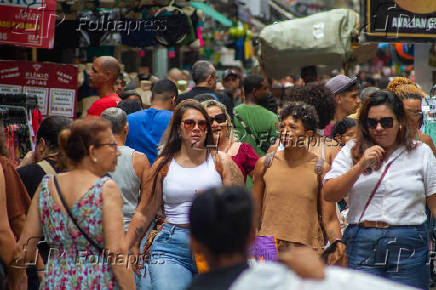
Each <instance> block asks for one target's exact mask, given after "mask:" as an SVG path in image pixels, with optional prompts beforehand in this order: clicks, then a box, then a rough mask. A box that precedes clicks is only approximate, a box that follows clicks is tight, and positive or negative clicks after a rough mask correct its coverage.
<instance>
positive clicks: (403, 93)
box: [388, 77, 436, 156]
mask: <svg viewBox="0 0 436 290" xmlns="http://www.w3.org/2000/svg"><path fill="white" fill-rule="evenodd" d="M388 90H390V91H392V92H393V93H394V94H396V95H397V96H399V97H400V98H401V99H402V100H403V104H404V110H405V111H406V113H407V116H408V118H409V120H410V126H411V130H412V131H413V130H414V132H416V135H415V138H416V140H418V141H421V142H423V143H425V144H427V145H428V146H429V147H430V148H431V150H432V151H433V154H434V155H435V156H436V148H435V146H434V143H433V139H431V137H430V136H429V135H427V134H425V133H422V132H421V130H420V128H421V126H422V123H423V119H424V117H423V114H422V99H423V98H425V93H424V92H423V90H422V89H421V88H419V87H418V86H417V85H416V83H414V82H412V81H411V80H410V79H408V78H404V77H398V78H394V79H393V80H392V81H391V82H390V83H389V84H388Z"/></svg>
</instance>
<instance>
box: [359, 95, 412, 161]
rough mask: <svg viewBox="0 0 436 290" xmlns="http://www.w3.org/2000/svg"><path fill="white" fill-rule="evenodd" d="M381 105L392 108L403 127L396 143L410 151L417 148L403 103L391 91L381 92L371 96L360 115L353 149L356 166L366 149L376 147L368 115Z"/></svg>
mask: <svg viewBox="0 0 436 290" xmlns="http://www.w3.org/2000/svg"><path fill="white" fill-rule="evenodd" d="M380 105H386V106H388V107H389V108H391V110H392V112H393V113H394V115H395V118H396V119H397V120H398V122H399V123H400V125H401V128H400V130H399V132H398V135H397V140H396V143H397V144H399V145H400V144H402V145H405V146H406V148H407V150H408V151H411V150H413V149H414V148H415V144H414V142H413V139H414V133H415V132H412V131H411V130H410V128H409V123H408V119H407V115H406V112H405V111H404V106H403V101H402V100H401V99H400V98H399V97H398V96H397V95H395V94H394V93H392V92H391V91H389V90H380V91H377V92H375V93H373V94H372V95H370V96H369V98H367V99H366V100H365V101H364V102H363V105H362V109H361V111H360V115H359V122H358V128H359V130H358V135H357V141H356V144H355V145H354V147H353V149H352V156H353V162H354V164H356V163H357V162H358V161H359V160H360V158H361V157H362V155H363V152H365V150H366V149H368V148H369V147H371V146H373V145H375V142H374V140H373V139H372V138H371V135H370V134H369V128H368V113H369V110H370V109H371V107H374V106H380Z"/></svg>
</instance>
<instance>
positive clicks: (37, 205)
mask: <svg viewBox="0 0 436 290" xmlns="http://www.w3.org/2000/svg"><path fill="white" fill-rule="evenodd" d="M59 138H60V139H59V140H60V146H61V149H62V150H63V151H64V153H65V155H66V156H67V157H68V159H69V161H70V164H71V168H72V170H71V171H69V172H68V173H64V174H59V175H58V176H57V177H53V176H50V175H46V176H45V177H44V179H43V181H42V182H41V185H40V187H39V188H38V190H37V192H36V194H35V196H34V197H33V200H32V205H31V207H30V210H29V213H28V218H27V220H26V225H25V228H24V231H23V235H22V238H21V239H20V241H19V249H18V250H17V253H16V257H17V260H16V261H17V263H18V264H20V263H21V264H23V263H24V261H31V260H32V257H35V254H36V244H37V241H38V240H39V237H40V236H42V235H43V236H44V239H45V240H46V241H47V242H48V244H49V245H50V255H49V258H48V261H47V263H46V265H45V269H44V275H43V280H42V282H41V285H40V289H120V288H121V289H134V280H133V273H132V271H131V270H130V268H128V267H126V265H127V261H128V256H127V254H128V250H127V244H126V243H125V240H124V231H123V215H122V205H123V200H122V198H121V195H120V192H119V189H118V186H117V185H116V184H115V183H114V182H113V181H112V180H111V179H110V178H109V177H108V176H105V174H106V173H107V172H110V171H113V170H114V169H115V166H116V164H117V156H118V155H119V151H118V149H117V144H116V142H115V140H114V138H113V136H112V130H111V125H110V123H109V122H108V121H106V120H103V119H101V118H85V119H81V120H77V121H75V122H74V123H73V125H72V127H71V128H70V129H66V130H64V131H62V132H61V134H60V137H59ZM55 181H57V183H58V186H59V189H60V192H59V190H57V187H56V185H55ZM61 196H62V197H63V198H64V201H65V204H66V206H67V207H68V209H69V210H70V212H71V215H72V218H73V219H74V220H75V222H73V219H72V218H71V217H70V215H69V213H68V212H67V211H66V209H65V207H64V205H63V204H64V203H63V202H62V201H61ZM35 237H38V238H35ZM22 249H25V251H23V250H22Z"/></svg>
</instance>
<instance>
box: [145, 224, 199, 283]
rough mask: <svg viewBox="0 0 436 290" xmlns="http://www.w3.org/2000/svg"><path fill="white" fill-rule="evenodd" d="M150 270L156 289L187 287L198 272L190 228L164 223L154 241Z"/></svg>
mask: <svg viewBox="0 0 436 290" xmlns="http://www.w3.org/2000/svg"><path fill="white" fill-rule="evenodd" d="M149 270H150V271H149V272H150V278H151V284H152V287H153V289H154V290H160V289H162V290H167V289H175V290H176V289H186V288H187V287H188V286H189V285H190V283H191V281H192V278H193V276H194V275H196V274H197V268H196V266H195V261H194V258H193V256H192V252H191V249H190V230H189V229H185V228H181V227H177V226H174V225H168V224H164V225H163V228H162V230H161V231H160V232H159V234H158V235H157V236H156V238H155V239H154V241H153V246H152V248H151V254H150V262H149Z"/></svg>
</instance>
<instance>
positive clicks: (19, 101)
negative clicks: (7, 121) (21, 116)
mask: <svg viewBox="0 0 436 290" xmlns="http://www.w3.org/2000/svg"><path fill="white" fill-rule="evenodd" d="M0 104H2V105H9V106H19V107H24V108H25V109H26V110H27V111H29V110H33V109H36V108H38V97H37V96H35V95H29V94H0Z"/></svg>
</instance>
